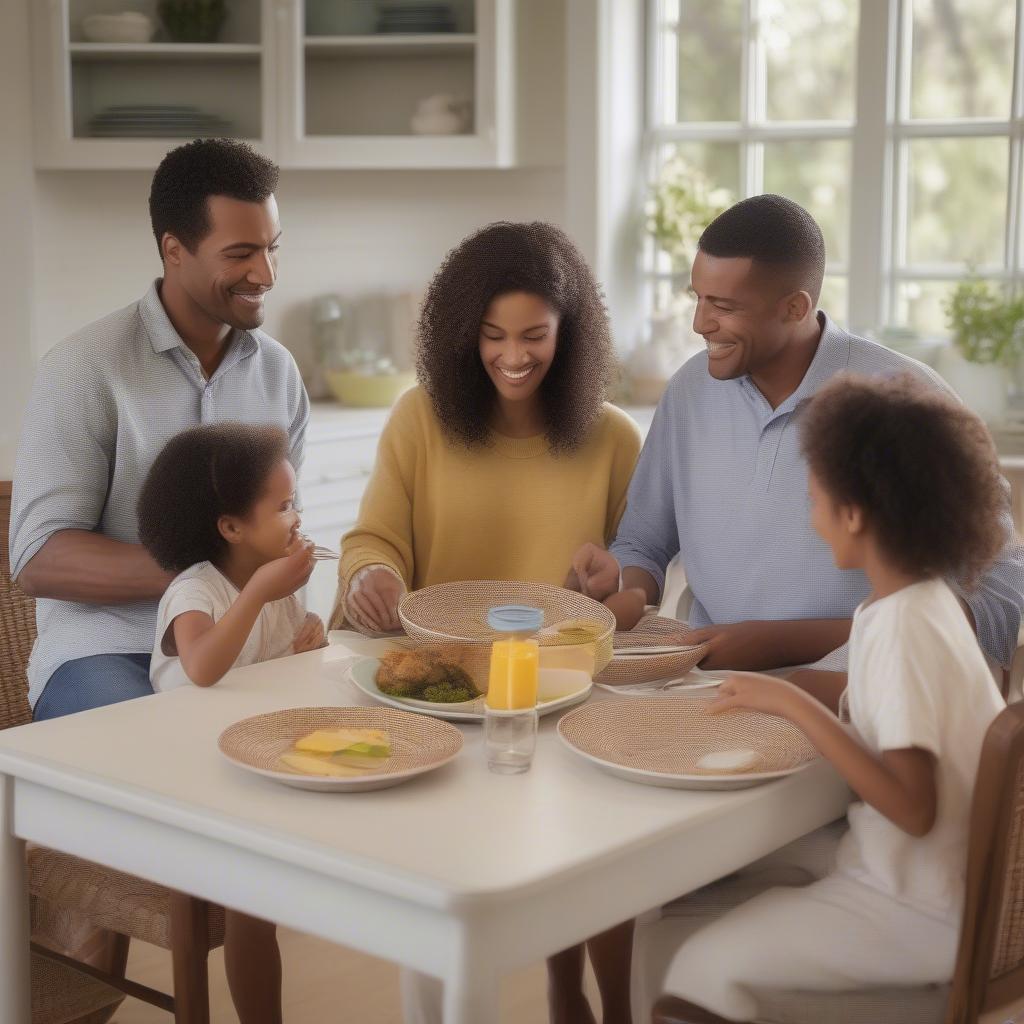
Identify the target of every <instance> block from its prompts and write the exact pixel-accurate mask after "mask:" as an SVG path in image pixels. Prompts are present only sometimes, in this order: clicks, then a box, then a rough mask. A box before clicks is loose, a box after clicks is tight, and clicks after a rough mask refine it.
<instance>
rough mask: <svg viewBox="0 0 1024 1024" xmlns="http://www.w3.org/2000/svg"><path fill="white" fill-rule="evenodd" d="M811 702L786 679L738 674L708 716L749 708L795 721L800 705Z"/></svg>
mask: <svg viewBox="0 0 1024 1024" xmlns="http://www.w3.org/2000/svg"><path fill="white" fill-rule="evenodd" d="M808 699H809V698H808V697H807V695H806V694H805V693H804V692H803V691H802V690H800V689H799V688H798V687H796V686H794V685H793V684H792V683H789V682H786V680H785V679H776V678H775V676H765V675H761V674H759V673H757V672H737V673H735V674H734V675H731V676H729V677H728V678H727V679H726V680H725V681H724V682H723V683H722V685H721V686H719V688H718V696H717V697H716V698H715V700H713V701H712V702H711V703H710V704H709V705H708V712H709V713H710V714H718V713H720V712H722V711H731V710H732V709H733V708H749V709H750V710H751V711H763V712H764V713H765V714H767V715H780V716H781V717H783V718H792V717H793V715H794V712H795V711H796V710H797V709H798V708H799V706H800V703H801V702H802V701H804V700H808Z"/></svg>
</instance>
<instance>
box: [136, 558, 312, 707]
mask: <svg viewBox="0 0 1024 1024" xmlns="http://www.w3.org/2000/svg"><path fill="white" fill-rule="evenodd" d="M237 599H238V588H237V587H236V586H235V585H234V584H233V583H232V582H231V581H230V580H229V579H228V578H227V577H226V576H225V575H224V574H223V573H222V572H221V571H220V570H219V569H218V568H217V567H216V566H215V565H213V564H212V563H211V562H198V563H197V564H196V565H193V566H191V567H190V568H188V569H186V570H185V571H184V572H183V573H180V574H179V575H178V576H176V577H175V578H174V579H173V580H172V581H171V585H170V586H169V587H168V588H167V590H166V591H165V592H164V596H163V597H162V598H161V599H160V604H159V606H158V607H157V612H156V643H155V645H154V647H153V660H152V661H151V662H150V666H149V678H150V682H152V684H153V689H154V690H155V691H156V692H157V693H160V692H162V691H164V690H172V689H174V687H176V686H185V685H186V684H190V683H191V680H190V679H189V677H188V676H187V675H186V673H185V669H184V668H183V667H182V664H181V659H180V658H179V657H178V652H177V649H176V648H175V646H174V631H173V630H172V629H171V624H172V623H173V622H174V620H175V619H176V618H177V617H178V616H179V615H181V614H182V613H183V612H205V613H206V614H207V615H209V616H210V618H212V619H213V621H214V622H219V621H220V619H221V618H222V617H223V616H224V614H225V613H226V612H227V610H228V609H229V608H230V607H231V605H232V604H234V602H235V601H236V600H237ZM305 619H306V612H305V610H304V609H303V607H302V604H301V603H300V602H299V599H298V598H297V597H296V596H295V595H294V594H292V595H291V596H289V597H285V598H282V599H281V600H280V601H270V602H268V603H267V604H265V605H264V606H263V609H262V611H261V612H260V614H259V618H258V619H257V620H256V622H255V624H254V625H253V627H252V631H251V632H250V633H249V639H248V640H246V642H245V646H243V647H242V650H241V651H240V652H239V655H238V657H237V658H236V659H235V662H234V664H233V665H232V666H231V667H232V668H240V667H241V666H243V665H255V664H256V663H257V662H260V661H271V660H272V659H274V658H283V657H284V656H285V655H286V654H292V653H294V652H293V648H292V641H293V640H294V639H295V634H296V633H297V632H298V631H299V629H300V628H301V626H302V624H303V623H304V622H305Z"/></svg>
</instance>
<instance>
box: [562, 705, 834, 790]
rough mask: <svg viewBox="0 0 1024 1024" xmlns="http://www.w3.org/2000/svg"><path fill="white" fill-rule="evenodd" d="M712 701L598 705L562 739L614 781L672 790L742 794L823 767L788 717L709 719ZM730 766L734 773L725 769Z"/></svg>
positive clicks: (573, 714)
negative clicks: (810, 767)
mask: <svg viewBox="0 0 1024 1024" xmlns="http://www.w3.org/2000/svg"><path fill="white" fill-rule="evenodd" d="M713 699H714V697H713V696H706V695H699V694H679V695H675V694H673V695H671V696H665V697H650V696H648V697H625V696H623V697H619V698H617V699H615V700H603V701H595V702H593V703H590V704H585V705H583V707H579V708H576V710H574V711H570V712H569V713H568V714H567V715H565V717H563V718H562V720H561V721H560V722H559V723H558V734H559V736H561V738H562V740H563V742H564V743H565V744H566V745H567V746H568V747H569V749H570V750H573V751H574V752H575V753H577V754H580V755H581V756H582V757H585V758H586V759H587V760H589V761H592V762H593V763H594V764H596V765H599V766H600V767H601V768H603V769H604V770H605V771H608V772H611V774H612V775H617V776H619V777H620V778H623V779H628V780H629V781H630V782H640V783H643V784H645V785H648V786H667V787H670V788H673V789H743V788H745V787H747V786H756V785H759V784H760V783H762V782H768V781H770V780H772V779H778V778H782V777H783V776H785V775H791V774H792V773H793V772H798V771H800V770H801V769H803V768H806V767H807V765H809V764H811V763H812V762H813V761H815V760H817V758H818V753H817V751H816V750H815V748H814V746H813V745H812V744H811V742H810V740H808V739H807V737H806V736H804V734H803V733H802V732H801V731H800V730H799V729H798V728H797V727H796V726H795V725H792V724H791V723H790V722H788V721H786V720H785V719H784V718H777V717H775V716H774V715H764V714H761V713H760V712H757V711H746V710H743V711H727V712H724V713H722V714H717V715H709V714H708V713H707V706H708V704H709V703H710V702H711V701H712V700H713ZM702 760H703V761H704V764H702V763H701V762H702ZM729 761H734V762H735V769H734V770H729V769H727V768H723V767H722V765H723V764H724V763H727V762H729Z"/></svg>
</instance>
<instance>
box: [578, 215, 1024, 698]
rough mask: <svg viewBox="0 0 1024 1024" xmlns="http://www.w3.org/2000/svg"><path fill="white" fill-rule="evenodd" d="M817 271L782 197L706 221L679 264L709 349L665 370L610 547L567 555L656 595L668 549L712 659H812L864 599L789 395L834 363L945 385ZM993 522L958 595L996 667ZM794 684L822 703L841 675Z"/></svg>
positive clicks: (592, 583)
mask: <svg viewBox="0 0 1024 1024" xmlns="http://www.w3.org/2000/svg"><path fill="white" fill-rule="evenodd" d="M824 269H825V246H824V241H823V239H822V236H821V231H820V229H819V228H818V225H817V224H816V223H815V222H814V220H813V218H812V217H811V216H810V214H809V213H807V211H806V210H804V209H803V208H802V207H800V206H798V205H797V204H796V203H794V202H791V201H790V200H788V199H785V198H783V197H781V196H772V195H764V196H755V197H754V198H751V199H746V200H744V201H743V202H740V203H738V204H737V205H735V206H733V207H732V208H731V209H729V210H727V211H726V212H725V213H723V214H722V215H721V216H720V217H718V218H717V219H716V220H714V221H713V222H712V223H711V224H710V225H709V226H708V228H707V229H706V231H705V232H704V234H703V235H702V236H701V239H700V243H699V252H698V254H697V257H696V259H695V260H694V264H693V270H692V275H691V277H692V287H693V291H694V293H695V295H696V298H697V309H696V313H695V315H694V329H695V330H696V331H697V332H698V333H699V334H701V335H702V336H703V337H704V340H705V342H706V344H707V352H706V353H703V354H701V355H698V356H694V357H693V358H692V359H690V360H689V361H688V362H687V363H686V365H685V366H683V367H682V369H681V370H679V372H678V373H676V374H675V376H674V377H673V378H672V380H671V381H670V382H669V385H668V388H667V389H666V391H665V394H664V396H663V397H662V400H661V402H660V403H659V405H658V409H657V412H656V413H655V416H654V421H653V424H652V426H651V430H650V433H649V434H648V437H647V442H646V444H645V445H644V449H643V452H642V454H641V456H640V461H639V464H638V465H637V469H636V472H635V474H634V476H633V481H632V484H631V485H630V489H629V498H628V505H627V508H626V512H625V514H624V516H623V518H622V522H621V524H620V525H619V531H618V535H617V537H616V539H615V542H614V543H613V544H612V546H611V550H610V551H603V550H601V549H599V548H596V547H594V546H593V545H588V546H587V547H585V548H583V549H581V551H579V552H578V553H577V555H576V557H575V558H574V560H573V568H574V571H575V573H576V576H577V578H578V580H579V581H580V585H581V587H582V589H584V592H586V593H589V594H590V595H591V596H594V597H597V598H598V599H601V598H603V597H605V596H607V595H608V594H609V593H611V592H613V591H614V590H615V589H617V588H618V587H619V586H620V582H621V585H622V586H623V587H641V588H642V589H643V590H644V591H645V592H646V594H647V599H648V601H650V602H651V603H657V602H658V600H659V597H660V594H661V589H662V586H663V585H664V579H665V569H666V566H667V565H668V563H669V561H670V560H671V559H672V558H673V556H675V555H676V554H677V553H679V555H680V560H681V562H682V565H683V568H684V570H685V572H686V579H687V583H688V584H689V586H690V588H691V590H692V592H693V596H694V601H693V607H692V610H691V613H690V622H691V624H692V625H694V626H697V627H703V628H702V629H701V630H700V633H699V636H700V638H702V639H705V640H708V641H709V642H710V645H711V653H710V654H709V656H708V658H707V659H706V660H705V662H704V663H703V664H704V665H705V666H707V667H712V668H714V667H725V668H732V669H772V668H779V667H782V666H786V665H800V664H809V663H813V662H816V661H818V660H819V659H821V658H823V657H824V656H826V655H828V654H829V653H830V652H832V651H834V650H835V649H837V648H840V647H841V646H842V645H843V644H845V643H846V640H847V638H848V636H849V630H850V620H851V617H852V615H853V611H854V609H855V608H856V606H857V605H858V604H859V603H860V602H861V601H862V600H863V599H864V598H865V597H866V596H867V593H868V583H867V580H866V579H865V577H864V576H863V574H861V573H859V572H850V571H842V570H839V569H837V568H836V567H835V565H834V564H833V561H832V556H831V554H830V552H829V550H828V548H827V546H826V545H825V544H824V543H823V542H822V541H821V539H820V538H819V537H818V536H817V534H816V533H815V532H814V530H813V529H812V527H811V524H810V519H809V514H808V507H809V506H808V498H807V468H806V465H805V463H804V460H803V457H802V455H801V453H800V444H799V430H798V424H797V415H796V414H797V412H798V409H799V407H800V405H801V404H802V403H803V402H804V401H806V400H807V399H809V398H810V397H811V396H812V395H813V394H814V393H815V392H816V391H817V390H818V388H820V387H821V386H822V385H823V384H824V383H825V382H826V381H827V380H828V379H829V378H830V377H832V376H833V375H834V374H836V373H839V372H840V371H842V370H850V371H853V372H856V373H861V374H868V375H871V374H885V375H891V374H897V373H910V374H913V375H914V376H916V377H918V378H921V379H923V380H924V381H926V382H927V383H928V384H930V385H931V386H933V387H936V388H945V387H946V385H945V384H944V383H943V381H942V380H941V378H939V377H938V375H937V374H935V373H934V372H933V371H932V370H930V369H928V367H926V366H923V365H922V364H920V363H918V362H916V361H914V360H912V359H908V358H907V357H905V356H902V355H900V354H898V353H896V352H893V351H891V350H890V349H887V348H885V347H884V346H882V345H878V344H876V343H874V342H871V341H867V340H865V339H864V338H858V337H856V336H855V335H851V334H849V333H847V332H846V331H844V330H843V329H842V328H840V327H839V326H837V325H836V324H835V323H834V322H833V321H832V320H830V319H829V318H828V317H827V316H826V315H825V314H824V313H822V312H819V311H817V301H818V295H819V292H820V290H821V282H822V278H823V275H824ZM1007 504H1008V505H1009V503H1007ZM921 515H928V509H922V510H921ZM1006 529H1007V546H1006V548H1005V549H1004V552H1003V554H1002V556H1001V557H1000V559H999V561H998V562H997V563H996V565H995V566H994V567H993V568H992V569H991V571H990V572H989V573H988V575H987V576H986V577H985V578H984V580H983V581H982V583H981V585H980V587H979V588H978V589H977V590H976V591H974V592H972V593H965V594H962V603H963V604H964V609H965V612H966V613H967V614H968V617H969V618H970V619H971V621H972V622H973V624H974V627H975V631H976V633H977V635H978V639H979V642H980V643H981V646H982V648H983V650H984V651H985V653H986V655H987V656H988V657H989V659H990V661H991V662H992V663H993V664H999V665H1002V666H1004V667H1005V666H1008V665H1009V663H1010V659H1011V657H1012V655H1013V652H1014V649H1015V647H1016V642H1017V632H1018V629H1019V628H1020V623H1021V609H1022V607H1024V548H1022V546H1021V544H1020V543H1019V542H1018V541H1017V540H1016V539H1015V535H1014V531H1013V525H1012V520H1011V518H1010V515H1009V507H1007V514H1006ZM620 570H621V577H620ZM836 667H837V668H843V667H844V666H843V665H842V664H841V663H840V664H837V665H836ZM804 681H805V682H809V685H808V688H809V689H812V691H815V692H817V693H818V695H819V696H821V697H822V699H825V700H826V701H827V702H828V703H830V704H833V705H834V704H835V703H836V702H837V700H838V694H839V692H840V691H841V689H842V687H843V686H844V685H845V675H842V676H840V675H835V677H834V678H832V679H826V678H822V677H819V678H817V679H814V678H810V676H805V680H804ZM816 687H820V689H817V690H816V689H815V688H816Z"/></svg>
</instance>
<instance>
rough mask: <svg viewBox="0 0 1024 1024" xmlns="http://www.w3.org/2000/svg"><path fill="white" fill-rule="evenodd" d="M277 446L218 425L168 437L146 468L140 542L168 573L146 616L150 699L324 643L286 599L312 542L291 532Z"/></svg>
mask: <svg viewBox="0 0 1024 1024" xmlns="http://www.w3.org/2000/svg"><path fill="white" fill-rule="evenodd" d="M287 445H288V439H287V436H286V435H285V433H284V432H283V431H282V430H280V429H278V428H277V427H268V426H251V425H248V424H244V423H217V424H212V425H206V426H201V427H193V428H192V429H190V430H186V431H183V432H182V433H180V434H177V435H176V436H175V437H173V438H172V439H171V440H170V441H169V442H168V443H167V444H166V446H165V447H164V449H163V450H162V451H161V452H160V454H159V455H158V456H157V458H156V460H155V462H154V463H153V466H152V468H151V469H150V471H149V475H148V476H147V478H146V481H145V483H144V484H143V488H142V491H141V493H140V495H139V506H138V520H139V537H140V539H141V540H142V543H143V544H144V545H145V546H146V548H147V549H148V550H149V552H150V553H151V554H152V556H153V558H154V559H155V560H156V561H157V562H158V563H159V565H160V566H162V567H163V568H164V569H167V570H169V571H170V572H176V573H178V575H177V577H175V579H174V580H173V581H172V582H171V584H170V586H169V587H168V588H167V591H166V593H165V594H164V596H163V598H162V599H161V601H160V606H159V608H158V609H157V635H156V646H155V647H154V649H153V660H152V665H151V667H150V678H151V680H152V683H153V689H154V690H156V691H157V692H160V691H162V690H169V689H172V688H173V687H175V686H182V685H185V684H186V683H194V684H195V685H196V686H212V685H213V684H214V683H216V682H218V681H219V680H220V679H221V678H222V677H223V676H224V674H225V673H226V672H227V671H228V670H229V669H232V668H236V667H239V666H242V665H252V664H254V663H255V662H259V661H270V660H271V659H273V658H281V657H284V656H285V655H287V654H298V653H301V652H303V651H311V650H314V649H315V648H317V647H322V646H323V643H324V627H323V623H322V622H321V621H320V619H319V618H318V617H317V616H316V615H313V614H307V613H306V612H305V611H304V610H303V607H302V605H301V603H300V602H299V600H298V598H297V597H296V596H295V592H296V591H297V590H298V589H299V588H300V587H302V586H303V585H304V584H305V582H306V580H307V579H308V578H309V574H310V572H311V571H312V569H313V553H312V551H313V545H312V543H311V542H309V541H307V540H305V538H304V537H303V536H302V535H301V534H300V533H299V525H300V519H299V513H298V511H297V510H296V509H295V504H294V502H295V471H294V470H293V469H292V467H291V463H290V462H289V461H288V458H287V454H288V447H287Z"/></svg>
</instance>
